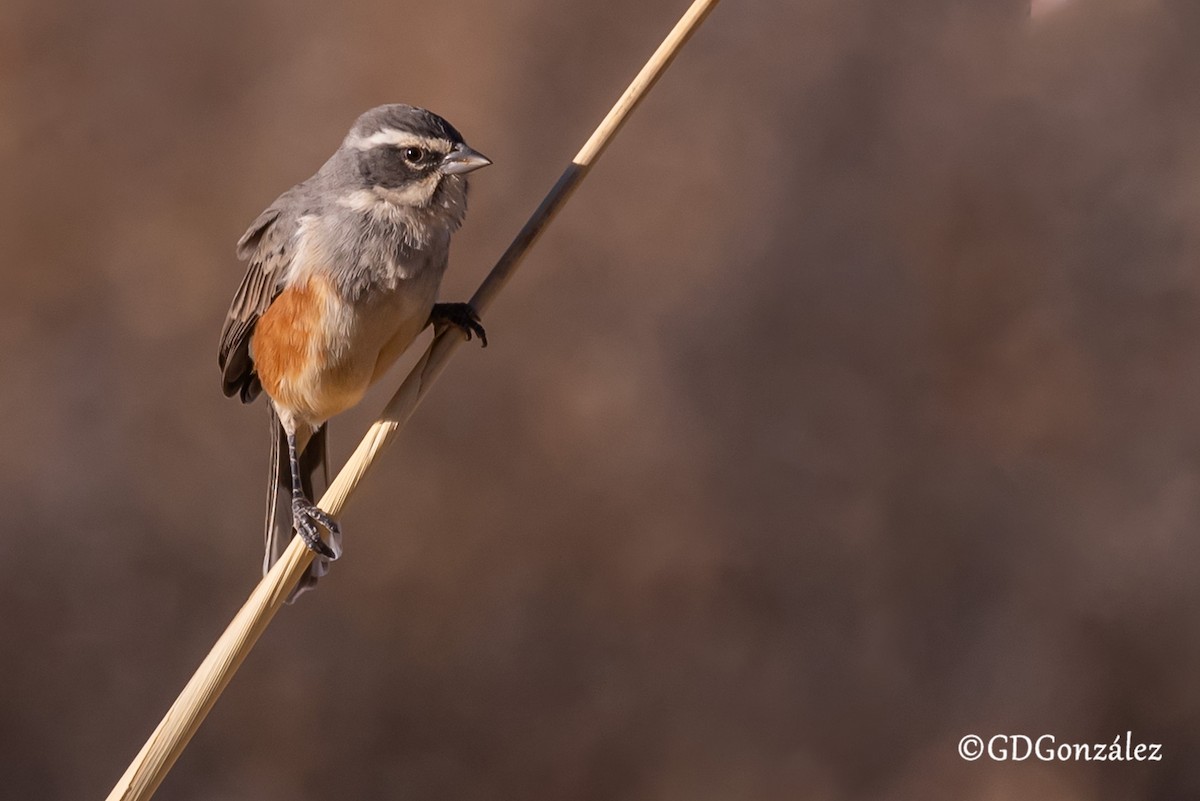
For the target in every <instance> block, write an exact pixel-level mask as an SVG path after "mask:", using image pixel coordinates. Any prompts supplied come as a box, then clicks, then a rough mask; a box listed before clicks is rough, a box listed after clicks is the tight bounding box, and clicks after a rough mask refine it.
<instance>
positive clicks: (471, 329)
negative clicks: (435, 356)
mask: <svg viewBox="0 0 1200 801" xmlns="http://www.w3.org/2000/svg"><path fill="white" fill-rule="evenodd" d="M429 322H430V323H432V324H433V327H434V329H435V330H437V331H441V330H442V329H443V328H445V327H447V326H451V325H452V326H454V327H455V328H457V329H458V330H459V331H462V332H463V334H464V335H465V336H466V338H467V341H468V342H469V341H470V340H471V334H475V335H476V336H478V337H479V341H480V342H481V343H482V344H483V346H484V347H485V348H486V347H487V332H486V331H484V330H483V324H482V323H480V322H479V315H478V314H476V313H475V309H474V308H473V307H472V306H471V304H470V303H435V304H433V311H432V312H430V313H429Z"/></svg>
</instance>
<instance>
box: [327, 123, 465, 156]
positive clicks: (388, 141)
mask: <svg viewBox="0 0 1200 801" xmlns="http://www.w3.org/2000/svg"><path fill="white" fill-rule="evenodd" d="M446 144H447V143H446V140H445V139H437V138H435V137H431V136H420V135H418V134H415V133H410V132H408V131H398V130H396V129H395V128H384V129H383V130H382V131H376V132H375V133H373V134H371V135H370V136H354V135H351V136H347V137H346V145H347V146H348V147H352V148H354V149H355V150H370V149H371V148H373V147H379V146H381V145H393V146H395V147H420V148H424V149H425V150H432V151H434V152H436V153H445V152H446Z"/></svg>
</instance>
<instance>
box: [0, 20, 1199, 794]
mask: <svg viewBox="0 0 1200 801" xmlns="http://www.w3.org/2000/svg"><path fill="white" fill-rule="evenodd" d="M1051 5H1055V4H1054V3H1050V2H1047V4H1046V7H1047V8H1049V6H1051ZM1057 5H1058V7H1057V8H1053V9H1051V10H1049V11H1047V13H1045V14H1044V15H1041V16H1039V17H1036V18H1035V19H1033V20H1032V21H1031V20H1029V19H1028V18H1027V7H1026V0H978V1H977V2H968V1H967V0H908V1H907V2H898V1H897V0H860V1H858V2H846V0H793V1H792V2H764V1H762V0H745V1H744V2H734V1H733V0H729V2H727V3H725V4H724V5H723V6H722V7H720V8H718V10H717V11H716V12H715V13H714V15H713V16H712V17H711V18H710V20H709V21H708V23H707V24H706V26H705V27H704V29H703V30H701V32H700V33H699V34H698V35H697V36H696V38H695V39H694V40H693V42H692V43H691V44H690V45H689V47H688V48H687V49H686V50H685V51H684V52H683V54H682V56H681V57H680V58H679V60H678V61H677V63H676V64H675V66H674V67H673V68H672V70H671V71H670V72H669V73H668V74H667V76H666V78H665V79H664V80H663V82H662V83H661V85H660V86H659V87H658V89H657V90H656V91H655V92H654V93H653V94H652V95H651V96H650V98H649V100H648V101H647V102H646V104H645V105H644V106H643V108H642V109H641V110H640V111H639V112H638V113H637V114H636V115H635V117H634V119H633V120H632V122H631V123H630V124H629V126H628V127H627V129H626V130H625V131H624V133H623V134H622V136H621V137H620V138H619V139H618V140H617V141H616V143H615V144H614V145H613V147H612V148H611V149H610V150H609V152H608V153H607V154H606V156H605V158H604V159H603V160H602V161H601V163H600V165H599V167H598V168H597V169H596V170H595V172H594V173H593V175H592V176H591V177H590V178H589V180H588V182H587V183H585V184H584V186H583V188H582V190H581V191H580V192H579V193H578V194H577V195H576V197H575V199H574V200H573V201H572V203H571V204H570V205H569V206H568V207H567V210H566V212H565V213H564V215H563V216H562V217H561V219H560V220H559V222H558V223H557V224H556V225H555V226H554V227H553V228H552V229H551V230H550V231H549V232H548V234H547V235H546V237H545V238H544V240H543V241H542V242H541V243H540V245H539V246H538V248H537V249H536V250H535V251H534V252H533V254H532V255H531V257H530V258H529V260H528V261H527V262H526V264H525V266H524V268H523V271H522V272H521V273H520V274H519V275H518V276H517V279H516V280H515V281H514V282H513V283H512V284H511V285H510V287H509V289H508V291H507V292H506V293H505V295H504V296H503V297H502V298H501V300H500V302H499V303H498V304H497V306H496V307H494V309H493V311H492V313H490V314H489V315H488V318H487V320H486V322H487V325H488V331H489V333H490V335H491V338H492V342H493V344H492V346H491V347H490V348H488V350H486V351H480V350H478V349H476V348H475V347H473V346H472V347H467V348H464V349H462V350H461V351H460V352H459V355H458V358H457V359H456V360H455V362H454V363H453V364H452V365H451V367H450V369H449V370H448V371H447V372H446V374H445V376H444V377H443V379H442V381H441V382H440V383H439V385H438V387H437V389H436V390H435V392H434V393H433V394H432V395H431V396H430V399H429V401H428V403H427V404H426V405H425V406H423V407H422V408H421V409H420V411H419V412H418V413H417V415H416V417H415V418H414V419H413V422H412V424H411V426H410V427H409V429H408V430H407V431H406V432H405V433H404V434H403V436H402V437H401V439H400V441H399V443H398V446H397V447H395V448H394V449H393V450H392V451H390V452H389V453H388V455H387V457H386V458H385V460H384V462H383V464H382V465H381V466H380V468H379V469H378V471H377V472H376V473H374V474H373V475H372V477H371V478H370V479H369V481H368V482H367V484H366V485H365V486H364V487H363V488H362V490H361V491H360V493H359V495H358V496H357V497H356V498H355V500H354V503H353V504H352V506H351V508H350V510H349V512H348V513H347V515H346V517H345V520H344V527H345V530H346V532H347V545H348V550H347V554H346V557H345V559H344V560H343V561H342V562H341V563H340V564H339V565H337V567H336V570H335V572H334V575H333V576H332V577H331V578H330V579H328V580H327V581H326V582H324V583H323V584H322V586H321V588H320V590H319V591H318V592H317V593H315V594H313V595H310V596H307V597H305V598H304V599H303V600H302V601H301V602H300V603H299V604H298V605H296V606H294V607H289V608H287V609H285V610H284V612H283V613H282V614H281V615H280V616H279V618H277V620H276V622H275V623H274V625H273V626H272V627H271V628H270V629H269V630H268V632H267V633H266V635H265V636H264V638H263V640H262V642H261V644H260V646H259V647H258V648H257V650H256V651H255V652H254V653H253V654H252V655H251V657H250V659H249V660H248V661H247V663H246V665H245V666H244V668H243V669H242V671H241V672H240V673H239V674H238V676H237V677H236V678H235V680H234V682H233V684H232V686H231V687H230V689H229V691H228V692H227V693H226V695H225V696H224V697H222V698H221V700H220V702H219V703H218V705H217V707H216V709H215V710H214V712H213V714H212V715H211V717H210V718H209V720H208V721H207V723H206V725H205V726H204V727H203V728H202V729H201V730H200V732H199V734H198V736H197V737H196V739H195V740H194V742H193V744H192V746H191V747H190V748H189V749H188V750H187V752H186V753H185V754H184V756H183V758H182V760H181V761H180V762H179V764H178V766H177V767H176V769H175V770H174V772H173V773H172V774H171V775H170V776H169V777H168V779H167V781H166V783H165V784H164V785H163V787H162V789H161V790H160V792H159V795H158V797H159V798H163V799H327V798H328V799H333V798H409V799H447V798H458V799H518V798H520V799H525V798H528V799H535V798H536V799H542V798H578V799H596V800H597V801H600V800H603V799H689V800H693V799H713V800H714V801H716V800H718V799H719V800H720V801H726V800H728V799H755V800H756V801H757V800H768V799H796V798H816V799H876V798H882V799H943V798H944V799H963V798H979V799H1028V798H1039V799H1176V798H1183V797H1196V796H1197V794H1200V769H1198V768H1197V756H1198V755H1200V728H1198V726H1197V721H1198V716H1197V713H1198V712H1200V689H1198V688H1200V683H1198V682H1197V679H1196V677H1197V675H1198V670H1200V608H1198V606H1200V590H1198V587H1200V369H1198V366H1200V269H1198V267H1200V264H1198V256H1200V92H1198V91H1197V87H1198V86H1200V48H1198V47H1197V46H1196V43H1197V42H1198V41H1200V5H1198V4H1196V3H1195V2H1193V0H1136V1H1134V0H1107V1H1105V0H1073V1H1072V2H1067V3H1060V4H1057ZM683 8H684V3H683V2H671V3H663V2H656V3H645V2H633V0H615V1H614V2H577V1H575V0H572V1H571V2H550V0H514V2H509V3H487V2H482V1H481V0H461V1H458V0H449V1H448V2H442V3H437V4H434V3H420V4H417V3H412V2H406V1H405V2H377V1H375V0H371V1H370V2H362V3H349V4H343V3H325V2H317V1H316V0H302V1H301V2H283V0H253V1H252V2H238V3H234V2H228V1H227V0H218V1H217V2H201V0H176V1H175V2H151V1H150V0H140V1H139V0H118V2H99V1H98V0H76V1H75V2H70V3H62V4H46V3H39V2H34V0H5V2H3V4H2V6H0V164H2V167H3V176H2V178H0V232H2V234H0V276H2V277H3V284H2V286H3V292H2V293H0V341H2V342H3V344H4V354H5V355H4V357H3V359H2V360H0V411H2V412H3V421H4V422H3V426H4V439H5V446H6V447H5V448H4V450H3V452H2V454H0V486H2V487H3V490H2V491H0V492H2V498H3V508H4V521H5V522H4V525H3V528H4V534H3V535H2V536H0V549H2V553H3V566H4V577H3V583H2V589H0V600H2V601H3V605H4V610H5V614H4V615H3V617H2V618H0V640H3V642H4V643H5V646H4V649H3V650H2V651H0V677H2V678H3V682H4V687H5V691H4V692H3V694H0V742H3V743H4V746H3V748H2V749H0V769H2V773H3V776H4V779H3V783H4V788H5V789H4V791H3V793H0V794H2V795H4V796H5V797H11V798H46V799H81V798H98V797H103V795H104V794H106V793H107V792H108V790H109V788H110V787H111V786H112V785H113V783H114V782H115V781H116V779H117V777H118V776H119V775H120V774H121V772H122V771H123V770H124V768H125V766H126V765H127V764H128V762H129V760H130V759H131V758H132V757H133V755H134V754H135V753H136V751H137V750H138V748H139V747H140V746H141V744H142V743H143V741H144V739H145V738H146V736H147V735H148V734H149V733H150V731H151V730H152V728H153V726H154V725H155V724H156V723H157V721H158V720H159V718H160V716H161V715H162V713H163V712H164V711H165V710H166V708H167V706H168V705H169V704H170V702H171V701H172V700H173V699H174V697H175V694H176V693H177V691H178V690H179V689H180V688H181V687H182V685H183V683H184V681H185V680H186V679H187V677H188V676H189V675H190V674H191V672H192V670H193V669H194V668H195V667H196V665H197V664H198V663H199V661H200V659H201V658H202V656H203V655H204V654H205V653H206V651H207V649H208V648H209V646H210V645H211V644H212V642H213V641H214V640H215V638H216V637H217V635H218V634H219V632H220V631H221V630H222V628H223V627H224V625H225V624H226V622H227V621H228V619H229V618H230V617H231V616H232V614H233V612H234V611H235V610H236V609H237V608H238V606H239V605H240V604H241V602H242V601H243V600H244V598H245V596H246V595H247V594H248V592H249V590H250V589H251V587H252V585H253V584H254V582H255V581H256V579H257V577H258V570H259V561H260V556H261V554H260V548H261V534H260V525H261V514H262V503H263V492H264V486H263V482H264V475H265V459H266V444H267V439H266V437H267V432H266V422H265V414H266V413H265V410H264V408H263V407H262V404H261V402H260V403H259V404H257V405H256V406H253V407H243V406H240V405H239V404H237V403H235V402H233V401H229V400H226V399H225V398H223V397H222V396H221V392H220V388H219V380H218V372H217V368H216V338H217V333H218V331H219V329H220V326H221V322H222V320H223V317H224V314H225V310H226V308H227V304H228V302H229V299H230V298H231V297H232V293H233V290H234V288H235V287H236V285H237V282H238V280H239V278H240V276H241V271H242V265H240V264H239V263H237V262H236V260H235V259H234V257H233V243H234V242H235V241H236V239H237V238H238V236H240V235H241V233H242V231H243V230H244V228H245V226H246V225H247V224H248V222H249V221H250V220H251V219H253V218H254V216H255V215H256V214H257V213H258V212H259V211H260V210H261V209H262V208H263V207H264V206H265V205H266V204H267V203H269V202H270V201H271V200H272V199H273V198H274V197H275V196H276V195H277V194H278V193H279V192H280V191H282V190H283V189H286V188H287V187H288V186H290V185H292V184H293V183H295V182H297V181H299V180H301V179H303V178H305V177H306V176H308V175H309V174H310V173H311V172H312V171H313V170H315V169H316V167H317V166H319V164H320V163H321V162H322V161H323V160H324V159H325V158H326V157H327V156H328V154H329V153H331V152H332V151H333V149H334V148H335V147H336V146H337V144H338V142H339V141H340V138H341V137H342V136H343V135H344V133H345V130H346V129H347V128H348V127H349V125H350V123H351V121H352V120H353V119H354V117H355V116H356V115H357V114H358V113H359V112H361V111H363V110H364V109H366V108H368V107H370V106H373V105H375V104H378V103H382V102H388V101H405V102H411V103H416V104H419V105H425V106H428V107H430V108H433V109H434V110H436V111H438V112H439V113H441V114H443V115H444V116H446V117H447V118H449V119H450V120H451V121H452V122H453V123H454V124H455V125H456V126H457V127H459V128H460V129H461V130H462V131H463V132H464V134H465V135H466V136H467V138H468V140H469V141H470V142H471V143H472V144H474V145H475V146H476V147H478V148H479V149H480V150H482V151H484V152H485V153H487V154H488V155H490V156H491V157H492V158H493V159H494V160H495V166H494V167H491V168H489V169H488V170H486V171H484V172H482V173H479V174H478V176H477V178H475V180H474V181H473V183H474V191H473V196H472V209H471V213H470V215H469V216H468V219H467V224H466V227H465V228H464V230H463V231H462V232H461V233H460V234H459V236H458V237H457V239H456V242H455V250H454V254H453V258H452V265H451V271H450V274H449V275H448V278H447V282H446V284H445V285H444V296H445V297H447V298H452V299H461V298H465V297H466V296H467V295H468V294H469V293H470V292H471V290H472V289H473V288H474V287H475V285H476V284H477V283H478V281H479V280H480V279H481V278H482V276H483V275H484V273H485V272H486V270H487V269H488V268H489V267H490V265H491V263H492V262H493V260H494V259H495V257H496V256H497V255H499V253H500V252H501V250H502V249H503V248H504V246H505V245H506V244H507V243H508V241H509V239H510V238H511V236H512V234H513V233H514V232H515V231H516V229H517V228H518V227H519V225H520V224H521V222H523V220H524V219H525V217H526V216H527V215H528V213H529V212H530V211H531V210H532V208H533V207H534V206H535V205H536V203H537V201H538V200H539V199H540V198H541V196H542V194H543V193H544V192H545V190H546V189H547V188H548V187H549V186H550V184H551V183H552V182H553V180H554V179H555V178H556V177H557V175H558V174H559V172H560V171H561V169H562V168H563V166H564V165H565V163H566V161H567V160H568V159H569V158H570V157H571V155H573V154H574V152H575V151H576V150H577V148H578V147H579V145H580V144H582V142H583V140H584V138H585V137H586V136H587V134H588V133H589V132H590V130H591V128H592V126H593V125H594V124H595V122H597V121H598V120H599V118H600V116H601V115H602V114H603V113H604V112H605V111H606V110H607V108H608V106H609V104H610V103H611V102H612V101H613V100H614V99H615V98H616V96H617V94H618V93H619V91H620V90H621V89H622V88H623V87H624V86H625V84H626V82H627V81H628V80H629V78H631V77H632V75H633V74H634V72H635V71H636V69H637V68H638V67H639V66H640V65H641V63H642V61H643V60H644V59H645V57H646V56H647V55H648V54H649V53H650V51H651V50H652V49H653V48H654V46H655V45H656V44H657V43H658V41H659V39H660V38H661V37H662V35H663V34H664V33H665V32H666V30H667V29H668V28H669V27H670V25H671V24H673V23H674V21H675V18H676V17H677V15H678V14H679V13H681V12H682V10H683ZM397 380H398V376H397V377H395V378H394V379H393V380H392V382H391V383H392V385H393V386H394V384H395V383H396V381H397ZM388 394H389V390H387V389H385V390H384V391H381V392H375V393H373V394H372V395H371V396H369V398H368V400H367V401H366V403H365V404H364V406H363V407H362V408H360V409H358V410H356V411H355V412H353V413H351V414H348V415H346V416H345V417H344V418H342V419H338V420H336V421H335V422H334V424H333V426H332V431H333V441H334V449H335V456H336V457H337V459H338V463H340V460H341V459H342V458H344V456H345V455H346V454H347V453H348V452H349V450H350V449H351V447H352V446H353V445H354V444H355V443H356V442H357V439H358V437H359V436H360V435H361V433H362V432H363V430H364V429H365V427H366V425H367V424H368V423H369V421H370V419H371V417H372V415H373V413H374V412H375V411H376V410H378V408H379V407H380V406H381V405H382V403H383V402H384V400H385V398H386V396H387V395H388ZM1126 730H1132V731H1133V732H1134V737H1135V740H1138V741H1144V742H1159V743H1162V744H1163V749H1164V753H1165V758H1164V760H1163V761H1162V762H1159V763H1154V764H1128V763H1117V764H1087V763H1078V764H1071V763H1068V764H1062V763H1055V764H1043V763H1038V762H1037V761H1036V760H1031V761H1030V762H1027V763H1023V764H1012V763H1008V764H998V763H989V762H988V761H987V760H986V759H985V760H983V761H980V762H976V763H966V762H963V761H962V760H960V759H959V758H958V756H957V755H956V745H957V742H958V739H959V738H960V737H961V736H962V735H964V734H967V733H972V732H973V733H977V734H980V735H983V736H985V737H986V736H988V735H991V734H996V733H1025V734H1030V735H1035V736H1036V735H1038V734H1041V733H1052V734H1055V735H1056V736H1057V737H1058V738H1059V740H1060V741H1066V742H1099V741H1105V742H1111V741H1112V739H1113V738H1114V737H1115V736H1118V735H1123V733H1124V732H1125V731H1126Z"/></svg>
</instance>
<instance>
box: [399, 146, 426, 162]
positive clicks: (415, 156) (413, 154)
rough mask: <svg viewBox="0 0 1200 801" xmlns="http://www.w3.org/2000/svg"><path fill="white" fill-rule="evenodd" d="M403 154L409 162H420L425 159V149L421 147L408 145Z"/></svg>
mask: <svg viewBox="0 0 1200 801" xmlns="http://www.w3.org/2000/svg"><path fill="white" fill-rule="evenodd" d="M402 155H403V156H404V160H405V161H407V162H408V163H409V164H420V163H421V162H422V161H424V160H425V151H424V150H422V149H421V148H419V147H406V148H404V150H403V151H402Z"/></svg>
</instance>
